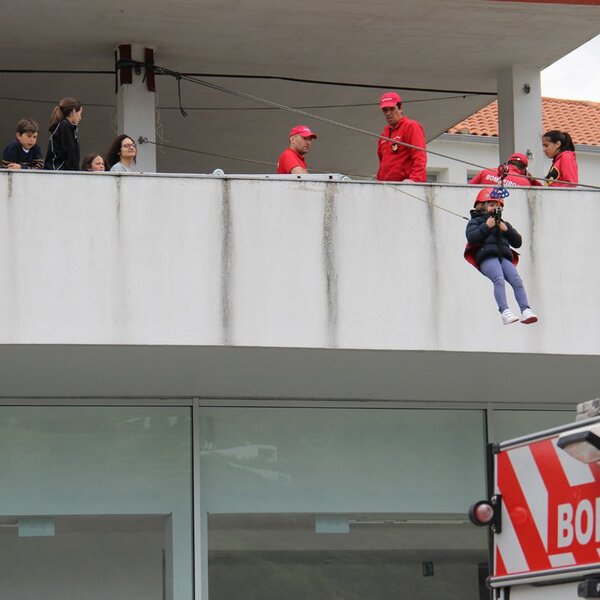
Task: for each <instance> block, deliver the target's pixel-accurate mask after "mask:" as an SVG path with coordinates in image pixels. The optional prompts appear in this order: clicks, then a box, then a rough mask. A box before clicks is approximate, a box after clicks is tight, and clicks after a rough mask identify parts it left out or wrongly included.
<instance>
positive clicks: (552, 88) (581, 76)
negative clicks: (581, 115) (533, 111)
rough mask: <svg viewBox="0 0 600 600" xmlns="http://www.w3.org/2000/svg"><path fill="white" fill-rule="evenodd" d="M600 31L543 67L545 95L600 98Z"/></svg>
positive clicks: (543, 92) (549, 96)
mask: <svg viewBox="0 0 600 600" xmlns="http://www.w3.org/2000/svg"><path fill="white" fill-rule="evenodd" d="M598 65H600V35H599V36H597V37H595V38H594V39H593V40H591V41H589V42H588V43H587V44H584V45H583V46H581V47H580V48H578V49H577V50H574V51H573V52H571V54H567V56H565V57H564V58H561V59H560V60H559V61H558V62H555V63H554V64H553V65H551V66H549V67H548V68H547V69H544V70H543V71H542V96H545V97H547V98H568V99H570V100H592V101H593V102H600V67H599V66H598Z"/></svg>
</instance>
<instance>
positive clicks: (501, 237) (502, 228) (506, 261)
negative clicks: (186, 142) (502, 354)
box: [465, 188, 538, 325]
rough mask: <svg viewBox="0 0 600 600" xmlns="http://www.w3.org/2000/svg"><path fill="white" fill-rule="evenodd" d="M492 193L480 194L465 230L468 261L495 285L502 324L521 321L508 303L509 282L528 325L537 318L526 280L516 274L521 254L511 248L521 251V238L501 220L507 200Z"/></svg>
mask: <svg viewBox="0 0 600 600" xmlns="http://www.w3.org/2000/svg"><path fill="white" fill-rule="evenodd" d="M492 191H493V190H492V189H490V188H486V189H484V190H481V191H480V192H479V194H478V195H477V199H476V200H475V204H474V207H473V210H472V211H471V220H470V221H469V223H468V225H467V230H466V236H467V242H468V244H467V247H466V249H465V258H466V259H467V261H468V262H470V263H471V264H472V265H473V266H474V267H476V268H477V269H479V271H481V273H483V275H485V276H486V277H487V278H488V279H489V280H490V281H491V282H492V283H493V284H494V298H495V299H496V303H497V304H498V310H499V311H500V315H501V317H502V323H503V324H504V325H510V324H511V323H515V322H516V321H518V320H519V317H517V315H515V314H514V313H513V312H512V311H511V310H510V308H508V303H507V301H506V289H505V282H506V281H508V283H509V284H510V285H511V286H512V288H513V292H514V294H515V299H516V301H517V303H518V304H519V308H520V309H521V323H524V324H526V325H529V324H530V323H535V322H536V321H537V320H538V318H537V316H536V315H535V314H534V313H533V311H532V310H531V308H530V306H529V302H528V300H527V293H526V292H525V288H524V286H523V281H522V280H521V277H520V276H519V273H518V272H517V268H516V265H517V263H518V262H519V255H518V254H517V253H516V252H514V251H513V250H512V248H511V246H512V247H514V248H520V246H521V243H522V240H521V235H520V234H519V232H518V231H517V230H516V229H515V228H514V227H513V226H512V225H511V224H510V223H508V222H506V221H503V220H502V207H503V206H504V201H503V200H502V199H501V198H494V197H493V196H492Z"/></svg>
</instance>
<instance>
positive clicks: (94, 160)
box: [81, 152, 106, 173]
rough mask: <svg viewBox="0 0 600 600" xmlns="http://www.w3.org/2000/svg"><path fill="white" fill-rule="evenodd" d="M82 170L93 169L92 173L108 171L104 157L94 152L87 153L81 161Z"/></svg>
mask: <svg viewBox="0 0 600 600" xmlns="http://www.w3.org/2000/svg"><path fill="white" fill-rule="evenodd" d="M81 170H82V171H91V172H92V173H102V172H104V171H106V166H105V165H104V158H103V157H102V155H100V154H96V153H95V152H92V154H86V155H85V156H84V157H83V160H82V161H81Z"/></svg>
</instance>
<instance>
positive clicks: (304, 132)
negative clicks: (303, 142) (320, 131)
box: [289, 125, 317, 140]
mask: <svg viewBox="0 0 600 600" xmlns="http://www.w3.org/2000/svg"><path fill="white" fill-rule="evenodd" d="M293 135H301V136H302V137H303V138H312V139H314V140H316V139H317V134H316V133H313V132H312V131H311V130H310V129H309V128H308V127H307V126H306V125H296V127H292V130H291V131H290V136H289V137H292V136H293Z"/></svg>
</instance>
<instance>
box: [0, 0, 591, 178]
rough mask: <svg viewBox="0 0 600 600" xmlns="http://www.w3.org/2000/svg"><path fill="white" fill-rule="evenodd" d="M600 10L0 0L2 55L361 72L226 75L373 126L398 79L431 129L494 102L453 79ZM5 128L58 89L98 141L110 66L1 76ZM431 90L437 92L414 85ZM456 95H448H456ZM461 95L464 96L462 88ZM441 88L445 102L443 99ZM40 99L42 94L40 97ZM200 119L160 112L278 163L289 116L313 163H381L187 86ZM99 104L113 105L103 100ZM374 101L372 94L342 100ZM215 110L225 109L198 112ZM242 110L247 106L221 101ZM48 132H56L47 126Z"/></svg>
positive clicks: (527, 53) (542, 49)
mask: <svg viewBox="0 0 600 600" xmlns="http://www.w3.org/2000/svg"><path fill="white" fill-rule="evenodd" d="M598 10H599V9H598V7H594V6H572V5H571V6H561V5H557V4H538V3H535V4H532V3H519V2H505V1H503V2H496V1H491V0H400V1H399V0H377V1H375V2H370V3H365V2H364V1H363V0H322V1H321V2H318V3H317V2H314V3H299V2H295V3H291V2H283V3H282V2H281V0H279V1H278V2H275V1H274V0H195V1H194V0H162V1H161V2H158V1H157V0H144V1H142V0H130V1H129V2H127V3H123V2H120V1H118V0H105V1H104V2H102V3H94V4H91V3H81V2H78V1H76V0H62V2H60V3H49V2H48V1H47V0H30V2H28V3H27V12H28V14H29V15H35V18H27V19H26V20H27V26H26V28H25V31H26V35H24V29H23V26H22V23H23V19H24V17H23V14H22V11H23V7H22V5H20V4H18V3H13V4H10V5H9V6H8V7H5V8H4V9H3V20H2V23H0V57H1V58H0V68H1V69H17V70H19V69H23V70H33V71H39V70H66V71H73V70H84V71H85V70H91V71H98V70H101V71H110V70H112V69H113V65H114V55H113V51H114V48H115V47H116V46H117V45H118V44H119V43H142V44H146V45H148V46H152V47H154V48H155V49H156V55H155V58H156V63H157V64H159V65H161V66H165V67H168V68H170V69H173V70H178V71H182V72H188V73H202V74H234V75H235V74H237V75H268V76H287V77H298V78H307V79H313V80H325V81H335V82H352V83H361V84H369V85H376V86H381V88H382V89H360V88H351V87H338V86H330V85H328V86H324V85H316V84H306V83H292V82H281V81H278V80H271V81H265V80H255V79H233V80H232V79H221V80H220V82H221V83H223V84H224V85H226V86H229V87H232V88H235V89H242V90H244V91H247V92H250V93H253V94H256V95H258V96H261V97H264V98H268V99H271V100H275V101H278V102H281V103H284V104H289V105H294V106H308V107H315V106H319V105H322V104H327V105H330V104H335V105H346V106H344V107H339V108H320V109H319V108H308V109H307V111H308V112H314V113H315V114H319V115H322V116H325V117H328V118H332V119H335V120H339V121H342V122H345V123H349V124H352V125H355V126H358V127H362V128H365V129H368V130H370V131H373V132H378V131H380V130H381V128H382V126H383V124H384V123H383V120H382V118H381V115H380V114H379V111H378V109H377V106H376V101H377V98H378V96H379V95H380V93H381V91H383V90H385V89H386V88H395V89H400V91H401V93H402V95H403V97H404V98H405V100H406V101H407V103H406V113H407V114H408V115H409V116H411V117H414V118H417V119H418V120H420V121H421V122H422V123H423V125H424V126H425V129H426V132H427V136H428V139H432V138H433V137H436V136H437V135H439V134H440V133H442V132H443V131H444V130H445V129H447V128H448V127H450V126H452V125H453V124H455V123H456V122H457V121H459V120H461V119H462V118H464V117H465V116H467V115H469V114H471V113H472V112H474V111H475V110H477V109H478V108H480V107H481V106H484V105H485V104H487V103H488V102H489V101H490V100H491V99H492V98H493V96H490V95H484V96H481V95H475V96H469V95H467V97H463V96H464V94H457V93H456V91H464V92H488V93H494V92H495V90H496V74H497V72H498V70H500V69H502V68H504V67H506V66H508V65H511V64H526V65H530V66H536V67H540V68H543V67H545V66H547V65H549V64H551V63H552V62H554V61H555V60H557V59H558V58H560V57H562V56H563V55H565V54H566V53H568V52H569V51H571V50H573V49H575V48H576V47H578V46H579V45H581V44H582V43H584V42H586V41H587V40H589V39H591V38H592V37H594V35H595V34H597V33H598V32H599V30H600V27H599V26H598V23H599V20H598ZM0 78H1V79H0V80H1V81H2V86H0V87H1V93H0V97H1V98H20V99H21V100H6V99H4V100H0V106H1V107H2V114H3V119H2V122H1V124H0V136H1V139H6V140H7V141H8V140H9V139H10V137H11V136H12V130H13V128H14V122H15V121H16V120H17V119H18V118H20V117H21V116H24V115H31V116H34V117H36V118H38V120H39V121H40V122H41V123H42V124H43V125H44V126H45V124H46V120H47V118H48V116H49V113H50V109H51V103H52V102H55V101H56V100H58V99H59V98H60V97H62V96H75V97H79V98H80V99H81V100H82V101H83V102H84V103H85V105H86V111H85V114H84V121H83V122H82V125H81V143H82V150H83V151H84V152H87V151H92V150H94V151H103V150H104V149H105V148H106V147H107V146H108V144H109V143H110V141H111V138H112V136H113V130H112V127H113V121H114V118H113V108H112V107H114V104H115V95H114V78H113V77H112V75H110V74H104V75H101V74H91V75H83V74H33V73H23V74H11V73H6V72H5V73H0ZM403 87H409V88H427V89H437V90H441V91H440V92H439V93H431V92H423V91H416V90H415V91H403V90H402V89H401V88H403ZM449 96H450V97H452V98H451V99H448V97H449ZM456 96H459V97H456ZM440 98H442V99H440ZM32 100H33V101H34V102H32ZM183 102H184V107H185V108H186V110H187V111H188V113H189V116H188V117H187V118H186V119H184V118H183V117H182V116H181V115H180V113H179V111H178V110H176V108H175V109H172V108H163V109H161V110H160V111H159V118H160V122H159V135H160V136H161V137H162V139H163V141H164V142H165V143H168V144H171V145H176V146H181V147H187V148H193V149H197V150H203V151H205V152H212V153H217V154H226V155H228V156H232V155H233V156H238V157H246V158H250V159H256V160H263V161H266V162H276V159H277V155H278V154H279V152H280V151H281V150H282V148H283V146H285V144H286V142H287V139H286V138H287V132H288V130H289V127H290V126H291V125H294V124H296V123H297V122H298V121H299V120H305V121H307V123H308V124H309V125H310V126H311V127H315V128H316V129H317V130H318V131H319V133H320V134H321V136H320V139H319V140H318V142H317V143H316V144H315V145H314V147H313V150H312V151H311V154H310V155H309V166H312V167H313V168H319V169H323V170H325V171H340V172H346V173H355V174H361V175H370V174H372V173H373V172H374V170H375V168H376V160H375V157H374V147H375V143H374V140H373V139H369V138H366V137H364V136H361V135H359V134H355V133H351V132H346V131H343V130H340V129H337V128H334V127H333V126H330V125H322V124H319V123H318V122H310V120H309V119H301V118H299V117H297V116H295V115H293V114H289V113H282V112H281V111H273V110H256V108H261V107H260V106H258V105H256V104H253V103H249V102H247V101H244V100H241V99H236V98H234V97H231V96H224V95H223V94H222V93H219V92H213V91H210V90H207V89H206V88H202V87H199V86H195V85H192V84H189V83H184V84H183ZM158 103H159V105H160V106H163V107H165V106H167V107H176V105H177V93H176V85H175V82H174V81H173V80H172V79H171V78H167V77H159V78H158ZM93 104H99V105H104V106H99V107H94V106H92V105H93ZM354 104H371V105H372V106H358V107H357V106H347V105H354ZM194 108H196V109H197V108H203V109H207V108H211V109H218V110H193V109H194ZM225 108H227V109H231V108H236V109H238V110H223V109H225ZM41 139H42V142H43V143H44V144H45V140H46V136H45V135H43V136H42V137H41ZM219 166H220V167H222V168H224V170H225V171H226V172H229V173H234V172H239V173H247V172H269V171H272V170H273V169H272V167H269V166H266V165H265V166H260V165H254V164H250V163H243V162H238V161H233V160H229V159H218V158H215V157H207V156H203V155H199V154H191V153H185V152H182V151H178V150H171V149H166V148H165V149H162V150H161V152H160V153H159V170H163V171H188V170H189V171H196V172H208V171H212V169H214V168H215V167H219Z"/></svg>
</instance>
